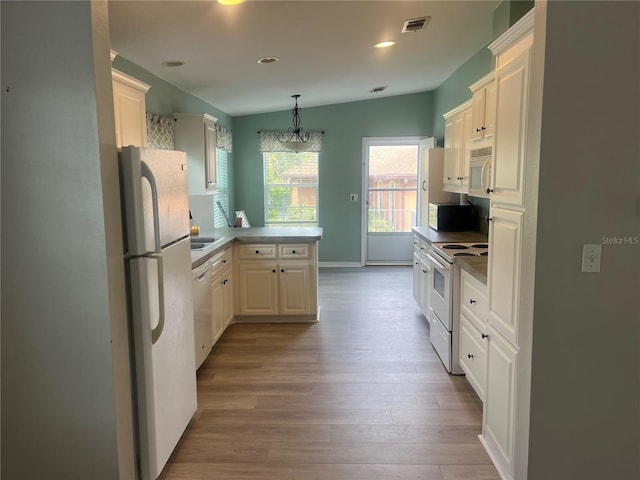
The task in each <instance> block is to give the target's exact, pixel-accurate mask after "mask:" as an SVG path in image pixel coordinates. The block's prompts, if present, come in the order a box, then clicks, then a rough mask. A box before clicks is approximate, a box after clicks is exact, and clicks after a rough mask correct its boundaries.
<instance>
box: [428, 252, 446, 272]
mask: <svg viewBox="0 0 640 480" xmlns="http://www.w3.org/2000/svg"><path fill="white" fill-rule="evenodd" d="M427 258H428V259H429V260H431V262H432V263H434V264H435V265H436V266H437V267H440V268H441V269H442V270H449V264H447V265H443V264H442V263H441V262H440V261H439V260H437V259H436V258H435V257H434V256H433V255H431V254H430V253H427Z"/></svg>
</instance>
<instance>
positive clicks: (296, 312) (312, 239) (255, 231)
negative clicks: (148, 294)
mask: <svg viewBox="0 0 640 480" xmlns="http://www.w3.org/2000/svg"><path fill="white" fill-rule="evenodd" d="M207 237H209V238H210V237H213V238H215V239H216V240H215V241H213V242H211V243H205V246H204V247H202V248H199V249H193V250H191V264H192V268H193V269H195V268H197V267H200V266H201V265H204V264H205V263H207V262H210V264H211V268H212V270H214V273H213V274H212V278H213V281H212V288H215V286H216V273H215V270H216V269H220V270H222V269H224V270H225V271H226V272H227V274H226V275H224V278H221V280H220V282H221V284H222V285H223V286H224V287H226V288H227V290H229V292H232V293H233V299H231V298H229V300H228V302H229V303H231V302H232V305H233V313H232V314H230V316H231V318H229V317H227V320H226V321H225V323H226V324H228V323H230V321H231V319H232V320H233V321H234V322H314V321H318V320H319V308H318V248H317V243H318V241H319V240H320V239H321V238H322V228H320V227H299V228H277V227H252V228H224V229H213V230H211V231H206V232H201V233H200V235H198V236H193V237H192V244H196V243H197V242H198V239H199V238H207ZM230 264H231V265H230ZM230 286H231V287H232V288H229V287H230ZM229 306H230V305H229ZM225 326H226V325H225Z"/></svg>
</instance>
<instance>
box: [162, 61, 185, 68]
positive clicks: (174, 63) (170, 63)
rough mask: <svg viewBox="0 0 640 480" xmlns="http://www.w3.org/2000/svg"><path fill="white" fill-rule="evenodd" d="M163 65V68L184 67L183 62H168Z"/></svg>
mask: <svg viewBox="0 0 640 480" xmlns="http://www.w3.org/2000/svg"><path fill="white" fill-rule="evenodd" d="M161 65H162V66H163V67H181V66H183V65H184V62H183V61H182V60H167V61H166V62H162V63H161Z"/></svg>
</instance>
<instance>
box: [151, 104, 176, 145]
mask: <svg viewBox="0 0 640 480" xmlns="http://www.w3.org/2000/svg"><path fill="white" fill-rule="evenodd" d="M175 138H176V134H175V122H174V120H173V117H165V116H162V115H158V114H156V113H147V147H149V148H158V149H161V150H174V149H175Z"/></svg>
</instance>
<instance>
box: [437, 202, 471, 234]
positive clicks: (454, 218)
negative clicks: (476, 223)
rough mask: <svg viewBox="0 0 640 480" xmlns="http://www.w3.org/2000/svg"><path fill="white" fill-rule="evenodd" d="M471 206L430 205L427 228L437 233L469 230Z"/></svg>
mask: <svg viewBox="0 0 640 480" xmlns="http://www.w3.org/2000/svg"><path fill="white" fill-rule="evenodd" d="M472 217H473V206H472V205H459V204H455V203H430V204H429V227H431V228H433V229H434V230H438V231H439V232H463V231H465V230H471V223H472V221H473V219H472Z"/></svg>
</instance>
